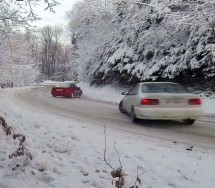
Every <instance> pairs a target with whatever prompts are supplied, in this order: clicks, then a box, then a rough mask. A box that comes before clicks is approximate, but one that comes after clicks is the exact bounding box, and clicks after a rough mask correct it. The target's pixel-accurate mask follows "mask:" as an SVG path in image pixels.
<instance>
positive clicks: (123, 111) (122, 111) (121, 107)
mask: <svg viewBox="0 0 215 188" xmlns="http://www.w3.org/2000/svg"><path fill="white" fill-rule="evenodd" d="M119 111H120V112H121V113H125V110H124V109H123V103H122V101H120V103H119Z"/></svg>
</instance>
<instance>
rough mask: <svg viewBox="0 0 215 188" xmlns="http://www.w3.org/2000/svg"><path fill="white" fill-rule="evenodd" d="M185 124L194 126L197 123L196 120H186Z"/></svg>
mask: <svg viewBox="0 0 215 188" xmlns="http://www.w3.org/2000/svg"><path fill="white" fill-rule="evenodd" d="M184 123H185V124H187V125H193V124H194V123H195V119H185V120H184Z"/></svg>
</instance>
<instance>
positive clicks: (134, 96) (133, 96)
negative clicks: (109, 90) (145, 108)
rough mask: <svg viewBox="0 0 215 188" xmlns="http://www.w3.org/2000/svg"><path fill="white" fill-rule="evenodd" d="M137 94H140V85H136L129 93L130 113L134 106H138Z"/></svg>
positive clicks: (128, 104) (128, 107)
mask: <svg viewBox="0 0 215 188" xmlns="http://www.w3.org/2000/svg"><path fill="white" fill-rule="evenodd" d="M137 95H138V85H135V86H134V87H133V88H132V89H131V90H130V92H129V93H128V98H127V109H128V110H127V112H128V113H130V112H131V109H132V106H136V101H137Z"/></svg>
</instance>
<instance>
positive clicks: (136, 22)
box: [70, 0, 215, 84]
mask: <svg viewBox="0 0 215 188" xmlns="http://www.w3.org/2000/svg"><path fill="white" fill-rule="evenodd" d="M82 3H83V2H82ZM86 6H87V3H86ZM110 7H111V12H110V15H112V17H110V19H109V22H108V23H109V24H110V25H112V27H113V28H114V30H113V31H114V32H113V33H114V34H113V35H112V36H111V35H105V36H103V37H102V36H100V37H101V38H105V42H104V43H102V42H100V43H98V44H96V43H94V46H93V48H94V49H98V48H99V49H100V50H95V51H94V53H93V57H92V56H90V55H87V56H85V59H84V65H85V67H87V66H90V68H89V70H90V71H86V69H85V68H82V69H81V70H82V71H83V72H84V73H85V75H86V74H88V78H91V82H92V83H98V84H99V83H114V82H116V83H126V84H127V83H132V82H137V81H144V80H176V81H179V82H182V83H185V82H187V79H188V78H189V80H190V83H191V82H193V81H195V82H199V81H203V80H205V79H207V80H211V79H212V80H213V79H214V77H215V65H214V44H215V35H214V34H215V32H214V31H215V28H214V26H215V24H214V23H215V21H214V15H215V2H214V1H212V0H197V1H193V0H163V1H160V0H135V1H132V0H118V1H117V0H116V1H112V4H111V6H110ZM89 20H92V18H91V17H90V19H89ZM77 22H78V23H77ZM73 23H75V24H74V25H73ZM80 23H83V21H82V22H80V21H79V20H78V19H77V20H76V22H74V21H72V20H70V25H73V26H75V25H78V24H80ZM87 23H88V25H87V24H85V25H84V26H85V27H77V28H79V29H81V30H83V31H87V32H86V34H85V35H82V37H79V38H78V39H77V41H78V42H79V43H80V41H81V44H82V46H78V47H79V48H81V50H83V49H85V51H88V50H90V46H88V45H89V42H88V41H89V40H90V39H92V37H91V36H88V34H89V33H90V31H91V26H92V25H91V24H92V22H87ZM95 24H96V23H95ZM76 31H79V30H77V29H76ZM97 31H99V28H98V30H95V29H94V30H92V33H95V34H97ZM73 33H75V31H73ZM98 38H99V35H98ZM98 41H99V40H98ZM101 41H102V40H101ZM99 45H100V46H99ZM84 47H85V48H84ZM79 50H80V49H79ZM78 54H79V55H80V54H81V53H80V52H79V53H78ZM80 60H81V57H79V58H78V59H77V61H78V62H80ZM92 65H93V66H92ZM84 73H83V75H84Z"/></svg>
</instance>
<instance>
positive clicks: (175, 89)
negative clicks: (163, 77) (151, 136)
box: [142, 83, 188, 93]
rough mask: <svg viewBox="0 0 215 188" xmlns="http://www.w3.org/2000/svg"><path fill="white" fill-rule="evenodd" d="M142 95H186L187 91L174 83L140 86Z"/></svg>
mask: <svg viewBox="0 0 215 188" xmlns="http://www.w3.org/2000/svg"><path fill="white" fill-rule="evenodd" d="M142 93H188V91H187V90H186V89H185V88H184V87H183V86H181V85H179V84H174V83H152V84H144V85H143V86H142Z"/></svg>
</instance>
